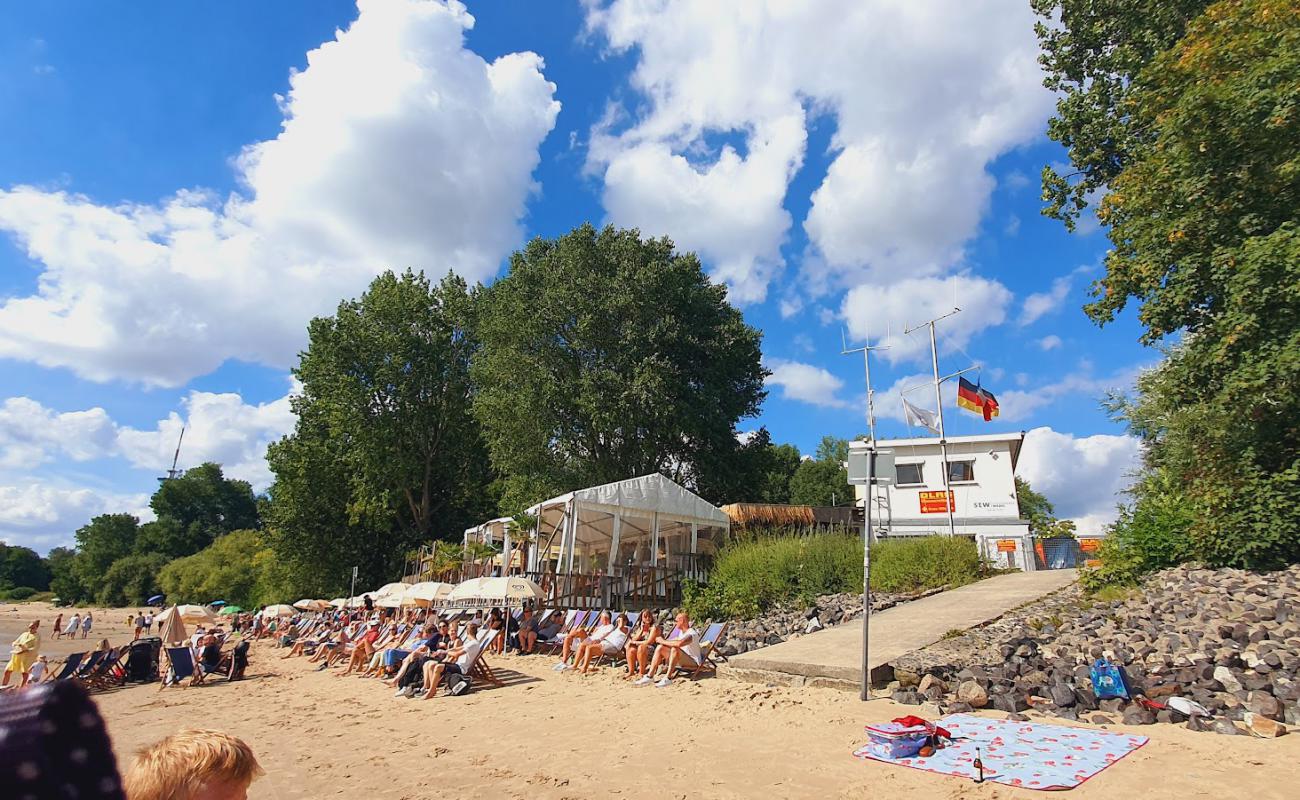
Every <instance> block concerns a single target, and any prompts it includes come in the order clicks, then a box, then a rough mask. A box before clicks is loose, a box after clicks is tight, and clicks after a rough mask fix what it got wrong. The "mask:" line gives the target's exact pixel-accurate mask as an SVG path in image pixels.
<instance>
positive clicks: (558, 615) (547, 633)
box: [533, 609, 564, 649]
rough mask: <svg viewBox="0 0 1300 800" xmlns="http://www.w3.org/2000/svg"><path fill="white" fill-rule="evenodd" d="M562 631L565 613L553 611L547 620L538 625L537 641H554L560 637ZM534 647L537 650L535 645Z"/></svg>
mask: <svg viewBox="0 0 1300 800" xmlns="http://www.w3.org/2000/svg"><path fill="white" fill-rule="evenodd" d="M562 630H564V612H563V611H560V610H558V609H557V610H555V611H552V612H551V613H550V616H548V617H546V619H543V620H542V621H541V622H539V623H538V625H537V641H538V642H550V641H554V640H555V637H556V636H558V635H559V633H560V631H562ZM533 647H534V649H536V644H535V643H534V645H533Z"/></svg>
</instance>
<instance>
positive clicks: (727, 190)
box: [587, 0, 1052, 299]
mask: <svg viewBox="0 0 1300 800" xmlns="http://www.w3.org/2000/svg"><path fill="white" fill-rule="evenodd" d="M1033 22H1034V19H1033V15H1032V12H1031V10H1030V9H1029V7H1028V6H1027V5H1026V4H1024V3H1023V2H1015V0H1004V1H1003V2H995V3H991V4H989V3H983V4H972V3H943V2H917V1H916V0H823V1H821V2H806V3H789V2H781V1H780V0H767V1H764V0H729V1H725V2H724V1H723V0H657V1H649V2H647V1H645V0H613V2H592V3H591V4H590V5H589V8H588V19H587V24H588V27H589V29H591V30H592V31H594V32H595V33H596V34H598V35H599V36H601V37H603V40H604V41H605V42H606V43H607V44H608V46H609V47H610V49H612V50H613V51H616V52H634V53H635V55H636V59H637V60H636V67H635V69H634V72H633V75H632V85H633V88H634V89H635V90H636V91H637V94H638V97H637V103H636V104H635V105H634V106H633V107H632V108H631V110H629V111H626V112H625V113H614V114H611V115H609V117H608V118H607V119H606V120H605V121H604V122H603V123H602V124H601V125H600V126H597V129H596V130H595V131H594V132H593V148H592V150H591V153H590V158H589V164H588V166H589V168H591V169H592V170H593V171H594V172H596V173H597V174H599V175H601V176H602V177H603V179H604V183H605V203H606V210H607V211H608V212H609V214H610V216H611V218H612V219H613V220H615V221H617V222H620V223H622V224H635V225H639V226H641V227H643V228H649V229H651V230H654V229H655V228H657V227H659V226H662V225H666V224H669V223H677V224H678V225H679V228H674V230H677V229H681V230H684V231H685V233H683V234H681V235H680V236H678V238H679V239H680V240H681V244H683V245H684V246H686V247H689V248H696V249H699V250H701V251H702V252H703V253H705V255H706V256H708V257H709V258H710V259H711V260H712V262H713V265H714V269H715V274H716V275H717V276H718V277H721V278H723V279H724V280H726V281H727V282H728V284H729V285H730V286H731V287H732V288H733V291H734V292H735V294H736V295H737V296H738V297H739V298H741V299H758V298H761V297H762V296H763V291H764V290H765V287H766V285H767V283H768V282H769V281H770V280H771V279H772V277H773V276H774V275H775V274H776V272H777V271H778V270H779V268H780V255H779V252H778V248H779V245H780V242H781V241H782V240H783V239H784V237H785V233H786V230H787V228H788V227H789V225H790V219H789V216H788V214H787V213H786V212H784V211H783V202H784V199H785V194H786V191H787V190H788V188H789V184H790V180H791V178H792V176H793V175H794V174H795V173H796V172H797V171H798V170H799V169H800V168H801V166H802V163H803V157H804V149H805V147H806V133H805V130H806V128H807V118H808V117H809V116H826V117H827V118H830V119H833V121H834V124H835V133H834V135H833V137H832V141H831V145H830V147H831V151H832V160H831V164H830V167H829V169H828V171H827V174H826V175H825V176H824V177H823V178H822V180H821V183H820V185H819V186H818V187H817V188H816V190H815V191H814V192H813V193H812V197H811V200H812V207H811V210H810V211H809V213H808V216H807V219H806V220H804V221H803V224H804V228H805V231H806V232H807V234H808V237H809V240H810V242H811V252H810V253H809V254H808V257H807V259H806V263H805V264H804V266H803V271H804V277H805V279H806V281H807V282H808V286H807V288H808V289H809V291H810V292H811V293H812V294H818V293H820V292H822V291H825V290H829V289H834V288H836V287H838V286H848V285H852V284H853V283H856V282H859V281H863V280H874V281H880V280H882V279H883V278H884V277H886V276H889V275H892V274H894V273H895V272H896V271H904V272H906V273H908V274H912V275H931V274H938V273H941V272H942V271H944V270H946V269H948V268H949V267H951V266H952V265H953V264H954V263H956V262H957V261H959V259H960V258H961V256H962V250H963V246H964V243H965V242H966V241H967V240H968V239H969V238H970V237H971V236H973V235H974V234H975V233H976V231H977V228H978V225H979V222H980V219H981V217H982V215H983V213H984V210H985V208H986V206H987V204H988V199H989V195H990V193H991V192H992V190H993V188H994V185H995V181H994V179H993V178H992V176H991V175H989V174H988V171H987V166H988V164H989V162H990V161H992V160H993V159H994V158H996V157H997V156H998V155H1000V154H1002V153H1004V152H1006V151H1008V150H1009V149H1011V148H1013V147H1015V146H1017V145H1019V144H1022V143H1024V142H1027V141H1029V140H1031V139H1033V138H1034V137H1035V136H1037V135H1038V134H1039V133H1040V131H1041V127H1042V122H1043V120H1044V119H1045V118H1046V116H1047V115H1048V113H1049V112H1050V110H1051V102H1052V98H1051V95H1050V93H1049V92H1047V91H1046V90H1045V89H1044V88H1043V87H1042V86H1041V72H1040V70H1039V67H1038V65H1037V63H1036V59H1037V56H1038V47H1037V42H1036V41H1035V39H1034V35H1033ZM618 110H622V109H621V107H619V109H618ZM620 123H626V124H620ZM719 137H721V138H723V139H727V140H728V141H733V140H735V139H739V140H741V141H743V143H744V147H743V148H738V147H732V146H727V145H723V146H717V145H716V142H717V141H718V140H719ZM728 137H730V138H728ZM629 164H635V165H637V167H638V168H636V169H632V168H630V167H629V166H628V165H629ZM670 209H671V210H670ZM702 211H706V212H708V213H706V214H705V215H704V216H706V217H707V218H708V219H709V221H710V224H709V225H708V226H707V227H706V226H702V225H700V224H699V223H698V219H697V216H696V215H698V214H699V213H700V212H702Z"/></svg>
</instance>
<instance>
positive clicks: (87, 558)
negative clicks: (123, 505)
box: [65, 514, 140, 600]
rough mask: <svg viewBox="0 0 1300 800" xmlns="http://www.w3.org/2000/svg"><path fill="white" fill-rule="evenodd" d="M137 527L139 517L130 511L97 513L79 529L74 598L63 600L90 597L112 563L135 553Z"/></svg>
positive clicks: (138, 527) (77, 534)
mask: <svg viewBox="0 0 1300 800" xmlns="http://www.w3.org/2000/svg"><path fill="white" fill-rule="evenodd" d="M139 530H140V520H138V519H136V518H135V517H134V516H132V515H131V514H100V515H99V516H97V517H95V518H93V519H91V520H90V522H89V523H87V524H86V525H83V526H81V527H80V528H78V529H77V532H76V534H74V536H75V538H76V540H77V557H76V561H75V562H74V565H75V566H74V572H75V574H76V577H77V581H78V583H79V588H78V591H77V596H76V597H69V598H65V599H68V600H80V599H89V598H93V597H94V596H95V592H96V590H97V587H98V586H99V584H100V582H101V581H102V579H103V577H104V574H105V573H106V572H108V568H109V567H111V566H112V565H113V562H114V561H117V560H118V559H119V558H125V557H126V556H129V555H131V554H132V552H134V550H135V537H136V534H137V533H138V532H139Z"/></svg>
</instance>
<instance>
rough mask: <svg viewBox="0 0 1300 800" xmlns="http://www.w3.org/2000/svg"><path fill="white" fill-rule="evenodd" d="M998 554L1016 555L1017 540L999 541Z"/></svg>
mask: <svg viewBox="0 0 1300 800" xmlns="http://www.w3.org/2000/svg"><path fill="white" fill-rule="evenodd" d="M998 552H999V553H1014V552H1016V540H1015V539H998Z"/></svg>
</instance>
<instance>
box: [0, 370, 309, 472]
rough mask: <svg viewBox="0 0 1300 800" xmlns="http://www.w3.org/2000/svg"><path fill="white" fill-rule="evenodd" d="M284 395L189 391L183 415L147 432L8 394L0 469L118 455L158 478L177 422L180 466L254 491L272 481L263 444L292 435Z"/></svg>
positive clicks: (0, 430)
mask: <svg viewBox="0 0 1300 800" xmlns="http://www.w3.org/2000/svg"><path fill="white" fill-rule="evenodd" d="M290 396H291V395H290V394H286V395H285V396H284V397H281V398H278V399H276V400H272V401H270V402H266V403H258V404H250V403H245V402H244V400H243V398H241V397H240V396H239V395H238V394H236V393H233V392H226V393H220V394H218V393H213V392H199V391H191V392H190V393H189V394H188V395H186V397H185V399H184V400H182V401H181V403H182V406H183V407H184V412H185V413H184V414H183V415H182V414H178V413H176V412H172V413H171V414H169V415H168V416H167V418H166V419H163V420H160V421H159V422H158V423H157V424H156V425H155V426H154V427H153V428H151V429H140V428H133V427H131V426H128V425H119V424H118V423H116V422H114V421H113V419H112V418H111V417H110V416H109V415H108V412H106V411H105V410H104V409H102V408H92V409H89V410H86V411H71V412H62V413H60V412H56V411H53V410H51V409H48V408H46V407H44V406H42V405H41V404H40V403H37V402H36V401H34V400H32V399H30V398H26V397H12V398H9V399H8V400H6V401H5V402H4V403H3V404H2V405H0V467H7V468H11V469H15V468H19V467H25V468H30V467H33V466H37V465H40V464H44V463H48V462H50V461H54V460H56V459H70V460H73V461H81V462H85V461H94V460H99V459H106V458H122V459H125V460H126V461H127V462H129V463H130V464H131V465H132V466H134V467H139V468H141V469H149V470H156V471H158V472H159V473H160V474H161V471H162V470H165V469H166V468H168V467H170V466H171V463H172V457H173V455H174V453H175V450H176V443H177V440H178V438H179V436H180V432H181V426H182V425H183V426H185V439H184V443H183V445H182V448H181V459H180V462H179V463H180V466H181V467H182V468H183V467H185V466H193V465H195V464H200V463H203V462H205V461H215V462H217V463H218V464H221V465H222V468H223V472H224V473H225V475H226V476H227V477H231V478H239V479H241V480H246V481H248V482H250V483H252V484H253V487H254V488H255V489H258V490H262V489H265V488H266V487H268V486H269V485H270V484H271V479H272V476H271V473H270V470H269V468H268V467H267V464H266V448H267V445H269V444H270V443H271V442H274V441H276V440H278V439H279V438H280V437H281V436H284V435H285V434H286V433H289V432H290V431H292V430H293V426H294V421H295V418H294V415H293V412H292V410H291V409H290V407H289V398H290ZM61 496H67V492H64V493H63V495H61ZM77 496H78V497H83V495H77Z"/></svg>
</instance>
